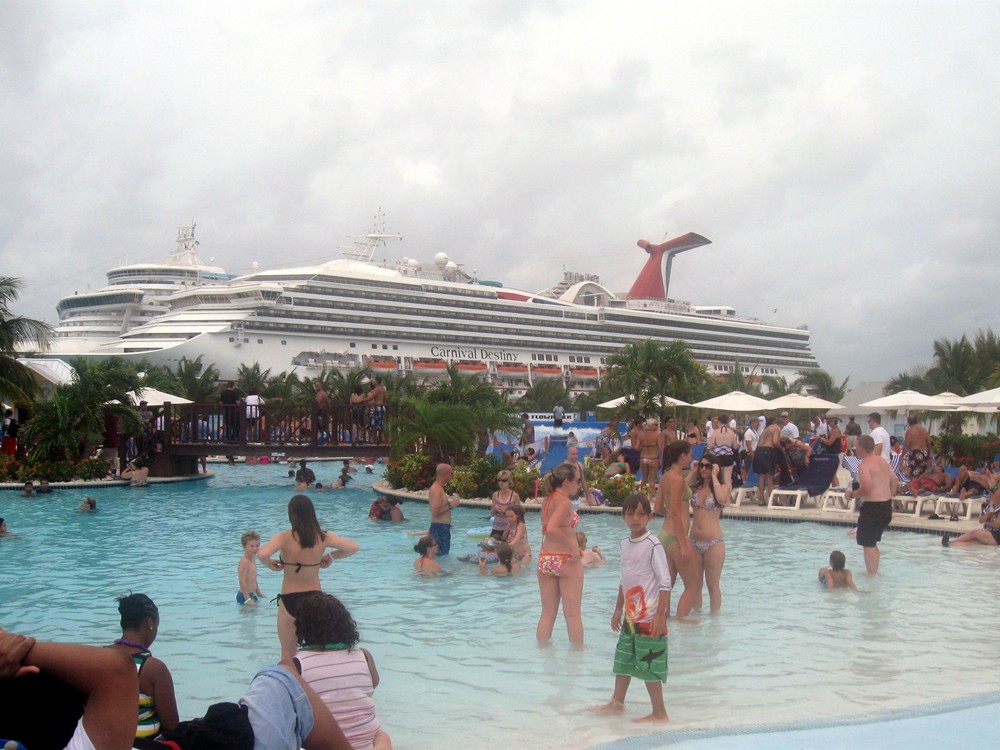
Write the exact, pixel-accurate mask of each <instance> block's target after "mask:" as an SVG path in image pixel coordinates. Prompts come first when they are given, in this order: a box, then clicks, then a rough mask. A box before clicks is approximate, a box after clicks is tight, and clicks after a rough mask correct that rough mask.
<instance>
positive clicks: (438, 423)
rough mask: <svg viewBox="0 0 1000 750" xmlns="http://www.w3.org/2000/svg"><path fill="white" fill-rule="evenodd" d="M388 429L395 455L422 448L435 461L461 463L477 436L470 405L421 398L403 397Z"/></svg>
mask: <svg viewBox="0 0 1000 750" xmlns="http://www.w3.org/2000/svg"><path fill="white" fill-rule="evenodd" d="M389 432H390V435H391V440H390V442H391V445H392V449H391V450H392V455H393V456H394V457H397V458H398V457H401V456H405V455H407V454H409V453H414V452H416V451H419V450H424V451H426V453H427V455H428V456H430V458H431V460H432V461H433V462H434V463H441V462H442V461H447V462H449V463H461V462H462V459H463V457H464V456H465V455H466V454H467V453H468V451H469V450H470V449H471V448H472V446H473V445H475V444H476V440H477V437H478V435H477V433H476V427H475V420H474V415H473V411H472V409H471V408H470V407H468V406H465V405H455V404H449V403H445V402H438V403H434V402H431V401H428V400H426V399H422V398H406V399H404V400H403V402H402V403H401V404H400V410H399V414H398V416H397V417H396V418H395V419H393V420H392V421H391V422H390V423H389Z"/></svg>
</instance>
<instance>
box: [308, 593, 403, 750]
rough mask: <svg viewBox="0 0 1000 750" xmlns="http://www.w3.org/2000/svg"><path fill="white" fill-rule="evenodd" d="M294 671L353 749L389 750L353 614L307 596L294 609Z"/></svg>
mask: <svg viewBox="0 0 1000 750" xmlns="http://www.w3.org/2000/svg"><path fill="white" fill-rule="evenodd" d="M295 637H296V640H297V641H298V645H299V651H298V653H297V654H296V655H295V665H296V666H297V667H298V669H299V673H300V674H301V675H302V679H303V680H305V681H306V682H307V683H309V686H310V687H312V689H313V690H315V691H316V693H317V694H318V695H319V697H320V698H321V699H322V700H323V703H325V704H326V707H327V708H328V709H330V713H331V714H332V715H333V718H335V719H336V720H337V724H339V725H340V728H341V730H342V731H343V732H344V734H345V735H346V737H347V739H348V741H349V742H350V743H351V745H352V746H353V747H354V748H366V749H367V748H373V750H381V749H382V748H391V747H392V742H391V740H390V738H389V735H388V734H386V733H385V732H384V731H382V723H381V722H380V721H379V718H378V714H377V713H376V712H375V701H373V700H372V694H373V693H374V692H375V688H377V687H378V682H379V677H378V670H377V669H376V668H375V660H374V659H373V658H372V655H371V654H370V653H369V652H368V650H367V649H364V648H359V647H358V642H359V641H360V640H361V635H360V634H359V633H358V626H357V623H355V622H354V618H352V617H351V613H350V612H348V611H347V608H346V607H345V606H344V605H343V603H342V602H341V601H340V600H339V599H337V598H336V597H333V596H330V595H329V594H324V593H322V592H321V591H315V592H309V594H307V595H306V596H304V597H303V598H302V599H301V600H300V601H299V603H298V605H297V606H296V608H295Z"/></svg>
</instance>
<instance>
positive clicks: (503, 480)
mask: <svg viewBox="0 0 1000 750" xmlns="http://www.w3.org/2000/svg"><path fill="white" fill-rule="evenodd" d="M497 481H498V482H503V483H504V484H507V483H508V482H510V480H509V479H497Z"/></svg>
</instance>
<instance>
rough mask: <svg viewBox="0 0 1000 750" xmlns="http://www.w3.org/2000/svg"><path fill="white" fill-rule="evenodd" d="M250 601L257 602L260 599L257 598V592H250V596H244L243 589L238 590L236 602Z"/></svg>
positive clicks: (241, 603) (244, 602)
mask: <svg viewBox="0 0 1000 750" xmlns="http://www.w3.org/2000/svg"><path fill="white" fill-rule="evenodd" d="M248 601H252V602H254V603H255V604H256V603H257V602H258V601H260V600H259V599H258V598H257V595H256V594H255V593H253V592H252V591H251V592H250V596H249V597H247V596H244V595H243V592H242V591H238V592H236V603H237V604H240V605H243V604H246V603H247V602H248Z"/></svg>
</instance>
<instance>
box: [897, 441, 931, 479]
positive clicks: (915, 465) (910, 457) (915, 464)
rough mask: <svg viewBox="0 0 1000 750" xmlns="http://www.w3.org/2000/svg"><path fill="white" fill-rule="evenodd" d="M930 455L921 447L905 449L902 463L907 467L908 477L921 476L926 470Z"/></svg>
mask: <svg viewBox="0 0 1000 750" xmlns="http://www.w3.org/2000/svg"><path fill="white" fill-rule="evenodd" d="M929 459H930V456H928V455H927V451H925V450H923V449H922V448H916V449H914V450H912V451H907V452H906V454H905V455H904V456H903V465H904V466H907V467H909V470H910V479H916V478H917V477H922V476H923V475H924V474H925V473H926V472H927V462H928V460H929Z"/></svg>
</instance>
